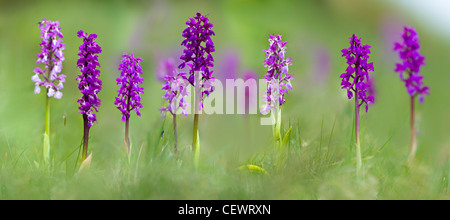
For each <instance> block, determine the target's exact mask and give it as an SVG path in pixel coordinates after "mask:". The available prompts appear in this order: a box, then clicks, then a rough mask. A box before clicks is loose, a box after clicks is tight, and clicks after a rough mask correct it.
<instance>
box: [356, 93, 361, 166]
mask: <svg viewBox="0 0 450 220" xmlns="http://www.w3.org/2000/svg"><path fill="white" fill-rule="evenodd" d="M359 107H360V106H359V103H358V90H357V89H356V91H355V137H356V143H355V145H356V172H357V173H358V174H359V173H360V172H361V166H362V161H361V145H360V135H359Z"/></svg>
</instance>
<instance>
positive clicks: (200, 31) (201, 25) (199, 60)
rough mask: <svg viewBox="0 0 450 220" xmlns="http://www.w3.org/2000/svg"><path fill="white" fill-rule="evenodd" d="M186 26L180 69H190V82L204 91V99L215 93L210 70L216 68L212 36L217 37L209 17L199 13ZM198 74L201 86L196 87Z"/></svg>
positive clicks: (201, 105)
mask: <svg viewBox="0 0 450 220" xmlns="http://www.w3.org/2000/svg"><path fill="white" fill-rule="evenodd" d="M186 25H187V26H188V27H187V28H186V29H185V30H184V31H183V34H182V36H183V37H184V38H185V39H184V40H183V42H182V43H181V45H182V46H185V49H184V50H183V55H182V56H181V57H180V59H181V60H182V61H183V62H182V63H181V64H180V65H179V66H178V68H179V69H184V67H185V66H186V65H188V66H189V68H190V70H189V77H188V81H189V82H190V83H191V85H193V86H198V87H199V88H201V89H202V97H203V95H205V94H206V96H209V94H210V93H211V92H212V91H213V87H212V82H214V77H213V76H212V73H213V71H211V70H210V68H211V67H214V63H213V62H214V58H213V57H212V55H211V53H212V52H214V51H215V48H214V43H213V41H212V40H211V36H214V35H215V33H214V31H212V30H211V29H212V27H213V24H212V23H209V18H208V16H204V15H202V14H200V13H197V14H196V17H194V18H189V20H188V21H186ZM203 44H204V45H203ZM196 72H201V74H202V75H201V78H200V79H199V81H200V85H194V83H195V73H196ZM200 101H201V104H200V108H202V107H203V102H202V99H200Z"/></svg>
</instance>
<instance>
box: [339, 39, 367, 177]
mask: <svg viewBox="0 0 450 220" xmlns="http://www.w3.org/2000/svg"><path fill="white" fill-rule="evenodd" d="M349 39H350V47H349V48H345V49H343V50H342V56H343V57H345V58H346V59H347V64H348V67H347V69H346V70H345V72H344V73H342V74H341V76H340V78H342V82H341V86H342V89H346V90H347V97H348V99H352V98H353V97H354V99H355V134H356V135H355V137H356V168H357V173H358V174H360V171H361V166H362V161H361V147H360V132H359V109H360V107H361V106H362V105H363V104H364V103H365V104H366V112H367V111H368V110H369V104H372V103H374V101H375V98H374V96H373V95H370V94H368V93H369V89H370V83H369V81H370V77H369V72H371V71H374V67H373V63H368V59H369V54H370V48H371V46H370V45H362V44H361V39H360V38H358V37H357V36H356V35H355V34H353V35H352V36H351V37H350V38H349Z"/></svg>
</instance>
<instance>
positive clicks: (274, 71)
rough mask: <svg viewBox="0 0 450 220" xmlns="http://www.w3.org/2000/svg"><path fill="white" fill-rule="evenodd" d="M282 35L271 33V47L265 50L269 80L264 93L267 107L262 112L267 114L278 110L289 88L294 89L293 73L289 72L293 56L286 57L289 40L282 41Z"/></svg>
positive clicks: (267, 77)
mask: <svg viewBox="0 0 450 220" xmlns="http://www.w3.org/2000/svg"><path fill="white" fill-rule="evenodd" d="M281 37H282V35H270V39H269V42H270V47H269V49H267V50H264V52H265V53H266V57H267V58H266V59H265V60H264V67H267V68H268V70H267V74H266V75H265V76H264V79H265V80H266V82H268V87H267V92H266V94H265V95H264V101H265V102H266V105H265V107H264V108H263V109H262V110H261V113H262V114H264V115H266V114H268V113H269V112H270V111H271V110H276V109H277V108H279V107H281V106H282V105H283V104H284V103H285V102H286V100H285V98H284V96H285V95H286V94H288V89H289V90H291V89H292V84H291V80H292V79H294V77H293V75H291V74H288V71H289V66H291V65H292V63H293V62H292V58H291V57H288V58H285V54H286V52H287V51H286V44H287V42H281Z"/></svg>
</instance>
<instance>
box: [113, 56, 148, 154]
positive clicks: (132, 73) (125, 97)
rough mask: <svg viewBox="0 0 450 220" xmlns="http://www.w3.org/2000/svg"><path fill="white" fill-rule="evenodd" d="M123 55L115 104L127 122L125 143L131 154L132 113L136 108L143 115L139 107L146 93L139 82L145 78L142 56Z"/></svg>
mask: <svg viewBox="0 0 450 220" xmlns="http://www.w3.org/2000/svg"><path fill="white" fill-rule="evenodd" d="M122 57H123V58H122V62H121V64H120V65H119V70H120V71H121V73H120V77H119V78H117V80H116V81H117V85H120V89H119V90H118V91H117V92H118V93H119V94H118V95H117V97H116V100H115V101H114V104H115V105H117V108H118V109H119V110H120V112H121V113H122V121H124V122H125V139H124V143H125V148H126V149H127V152H128V154H129V153H130V150H131V144H130V138H129V124H130V113H131V111H133V110H134V111H135V112H136V115H137V116H141V112H140V111H139V109H141V108H142V104H141V94H142V93H144V87H140V86H139V84H142V83H143V82H144V78H142V77H141V76H140V75H142V68H141V64H140V62H142V59H141V58H140V57H134V55H133V53H132V54H130V55H128V54H127V53H124V54H123V56H122Z"/></svg>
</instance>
